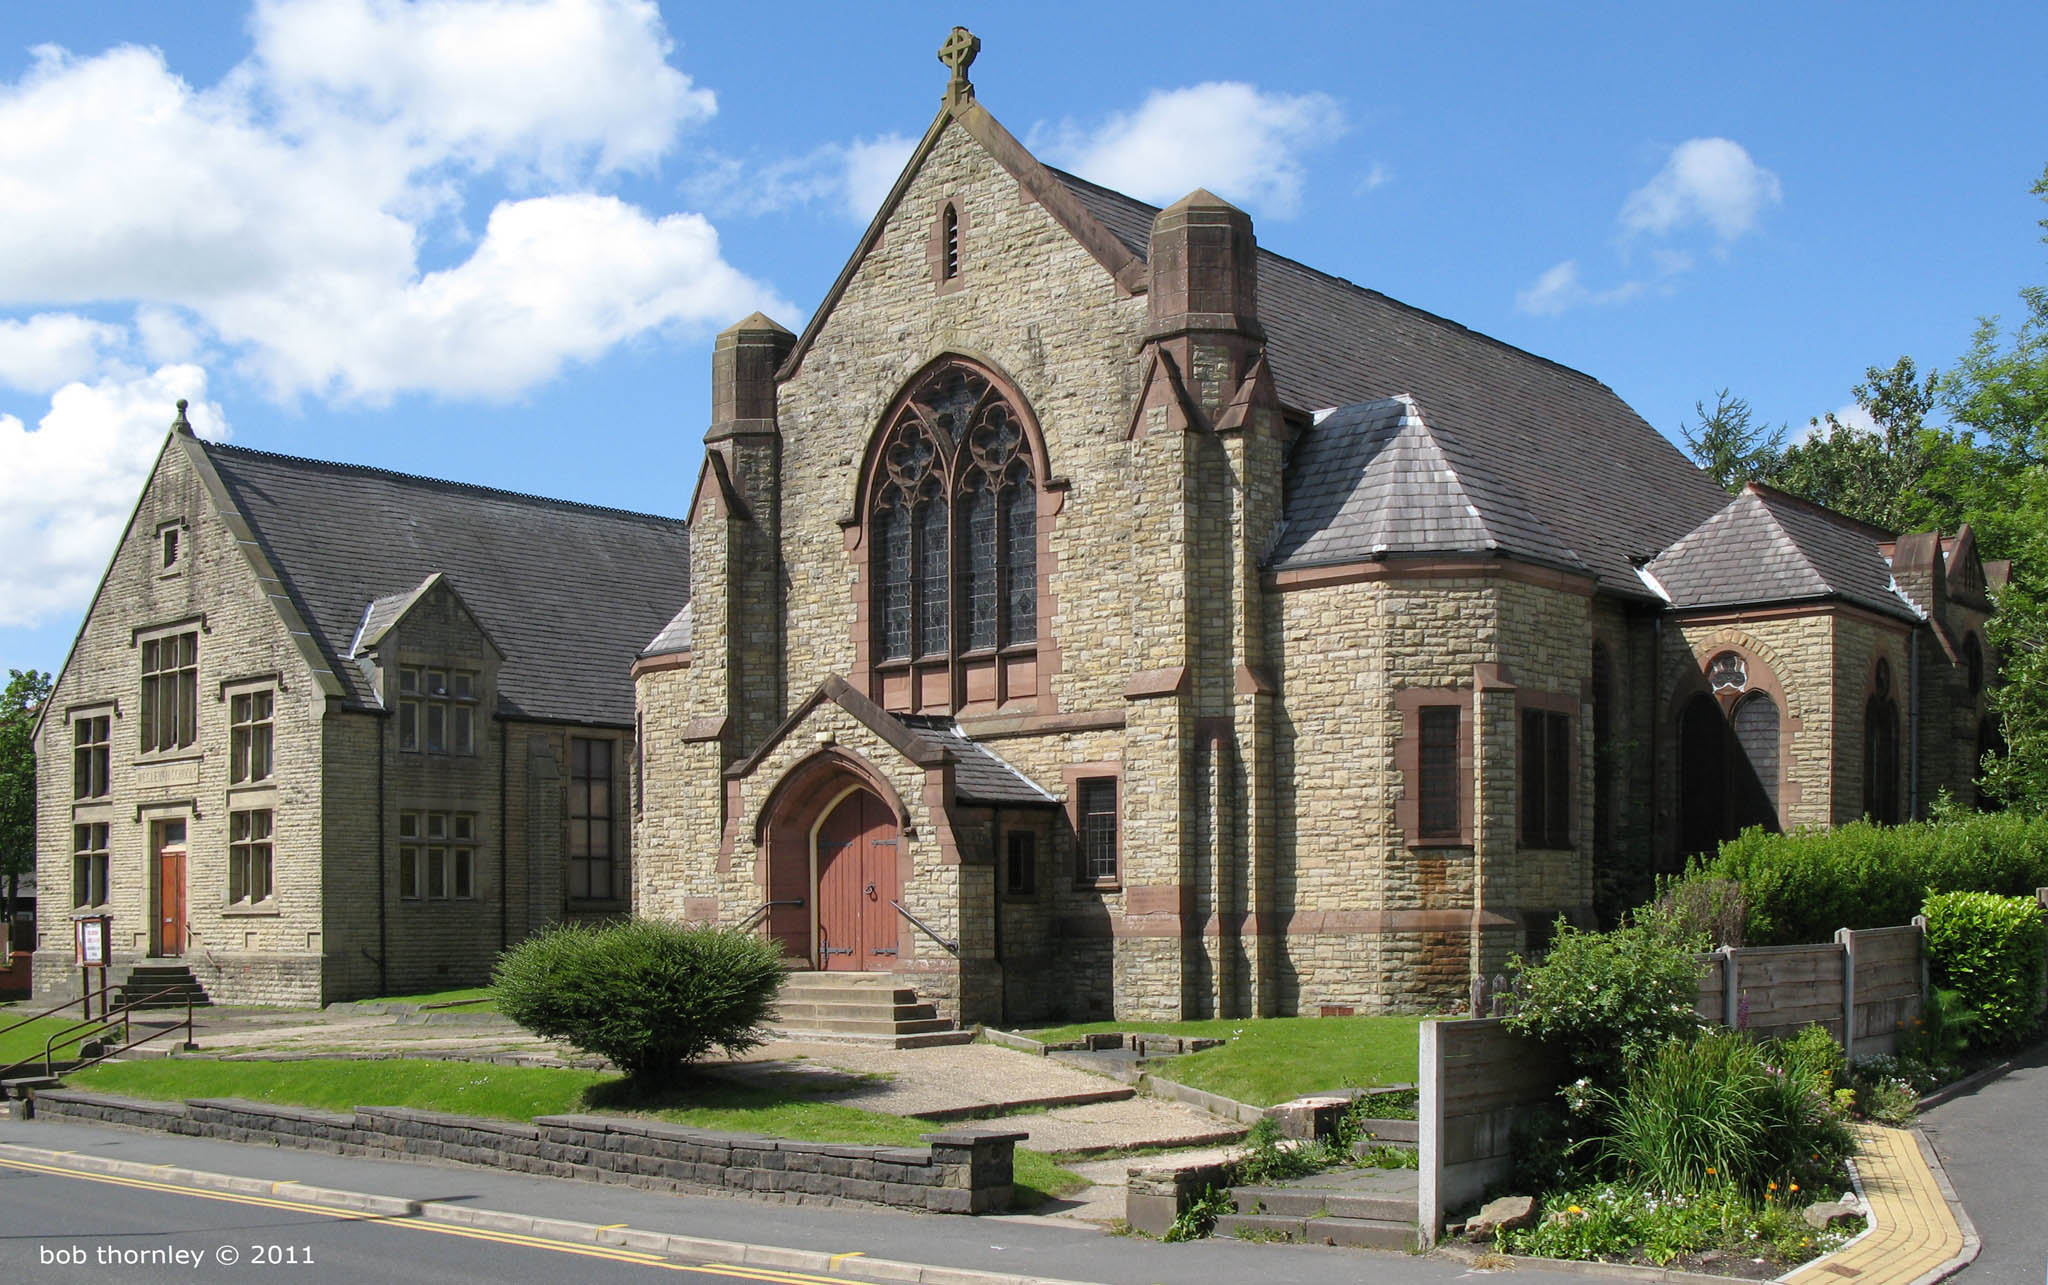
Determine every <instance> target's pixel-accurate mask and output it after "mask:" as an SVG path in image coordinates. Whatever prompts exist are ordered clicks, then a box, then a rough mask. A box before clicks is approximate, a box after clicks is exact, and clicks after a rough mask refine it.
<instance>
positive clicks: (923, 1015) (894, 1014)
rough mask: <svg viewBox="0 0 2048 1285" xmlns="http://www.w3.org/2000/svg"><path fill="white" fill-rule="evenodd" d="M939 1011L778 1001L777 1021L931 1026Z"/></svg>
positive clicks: (925, 1007)
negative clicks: (824, 1019)
mask: <svg viewBox="0 0 2048 1285" xmlns="http://www.w3.org/2000/svg"><path fill="white" fill-rule="evenodd" d="M938 1015H939V1011H938V1010H937V1009H936V1008H933V1007H932V1006H931V1005H930V1004H892V1003H887V1002H873V1003H870V1002H866V1001H852V1000H827V999H802V1000H788V999H785V1000H778V1001H777V1002H776V1005H775V1015H774V1020H775V1021H777V1022H782V1023H795V1022H799V1021H802V1020H804V1019H806V1018H812V1017H858V1018H865V1019H867V1020H869V1021H881V1022H928V1021H931V1020H932V1019H934V1018H936V1017H937V1016H938Z"/></svg>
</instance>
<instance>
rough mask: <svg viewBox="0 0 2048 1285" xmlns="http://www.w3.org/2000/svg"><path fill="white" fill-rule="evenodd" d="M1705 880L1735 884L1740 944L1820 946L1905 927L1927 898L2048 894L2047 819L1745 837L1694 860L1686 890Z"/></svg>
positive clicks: (1996, 816) (1990, 816)
mask: <svg viewBox="0 0 2048 1285" xmlns="http://www.w3.org/2000/svg"><path fill="white" fill-rule="evenodd" d="M1706 879H1728V880H1733V881H1734V882H1736V883H1738V884H1740V885H1741V887H1742V892H1743V897H1744V900H1745V901H1746V902H1747V914H1746V917H1745V922H1744V931H1743V939H1742V943H1741V944H1743V945H1748V946H1779V945H1793V944H1797V943H1801V942H1816V941H1826V940H1828V939H1829V938H1830V937H1832V936H1833V935H1834V932H1835V930H1836V929H1837V928H1885V927H1890V926H1891V925H1894V924H1903V923H1907V922H1909V921H1910V920H1911V919H1912V918H1913V916H1914V915H1916V914H1919V913H1920V906H1921V903H1922V902H1924V901H1925V900H1926V899H1927V897H1928V896H1929V895H1931V894H1938V893H1945V892H1991V893H1997V894H1999V895H2000V896H2005V897H2022V896H2032V895H2033V893H2034V890H2035V889H2037V888H2048V817H2027V816H2021V815H2018V814H2014V813H1987V814H1983V815H1975V816H1964V817H1960V818H1957V819H1953V820H1945V821H1940V822H1915V823H1913V824H1909V825H1900V826H1878V825H1871V824H1869V823H1868V822H1864V821H1857V822H1853V823H1851V824H1848V825H1843V826H1837V827H1835V828H1834V829H1831V830H1817V829H1800V830H1795V831H1793V832H1792V833H1790V834H1767V833H1765V832H1764V831H1762V830H1748V831H1745V832H1744V833H1743V834H1742V835H1740V836H1739V837H1737V838H1734V839H1731V840H1729V841H1728V842H1727V843H1725V844H1723V845H1721V850H1720V852H1719V853H1717V854H1716V855H1715V856H1713V857H1712V858H1710V859H1706V860H1701V861H1696V862H1695V863H1694V865H1693V868H1692V870H1691V872H1690V873H1689V874H1688V875H1687V877H1686V880H1685V882H1687V883H1692V882H1695V881H1699V880H1706Z"/></svg>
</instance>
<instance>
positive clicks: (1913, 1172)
mask: <svg viewBox="0 0 2048 1285" xmlns="http://www.w3.org/2000/svg"><path fill="white" fill-rule="evenodd" d="M1856 1133H1857V1141H1858V1143H1859V1144H1860V1145H1859V1147H1858V1148H1857V1152H1856V1175H1857V1177H1858V1178H1859V1179H1861V1182H1862V1188H1863V1196H1864V1199H1865V1200H1867V1201H1868V1202H1869V1205H1870V1222H1871V1227H1870V1230H1869V1231H1867V1232H1865V1233H1864V1234H1863V1235H1862V1236H1860V1237H1858V1238H1857V1239H1856V1240H1854V1241H1852V1242H1851V1243H1850V1244H1849V1245H1848V1246H1846V1247H1845V1248H1843V1249H1841V1250H1839V1251H1837V1252H1835V1253H1834V1254H1831V1255H1829V1256H1828V1257H1826V1258H1824V1259H1820V1260H1819V1261H1817V1262H1814V1263H1811V1264H1809V1265H1807V1266H1806V1267H1804V1268H1802V1269H1801V1270H1799V1271H1798V1272H1795V1273H1793V1274H1792V1275H1791V1276H1789V1277H1787V1278H1786V1279H1787V1281H1788V1283H1789V1285H1823V1283H1824V1282H1825V1283H1828V1285H1839V1283H1840V1282H1842V1281H1845V1280H1853V1281H1855V1282H1857V1285H1910V1283H1911V1282H1913V1281H1918V1280H1922V1279H1925V1278H1926V1277H1927V1275H1928V1273H1930V1272H1932V1271H1934V1270H1935V1269H1937V1268H1939V1267H1941V1266H1942V1265H1943V1264H1944V1263H1947V1262H1949V1261H1950V1260H1952V1259H1954V1258H1956V1257H1958V1256H1960V1255H1961V1254H1962V1252H1963V1231H1962V1228H1961V1227H1960V1226H1959V1225H1958V1224H1957V1223H1956V1220H1955V1216H1954V1215H1953V1214H1952V1213H1950V1212H1949V1207H1948V1201H1947V1199H1946V1198H1945V1197H1944V1195H1943V1193H1942V1191H1941V1188H1940V1186H1939V1184H1938V1183H1937V1182H1936V1180H1935V1176H1934V1173H1933V1171H1931V1170H1930V1169H1929V1168H1928V1167H1927V1163H1926V1161H1924V1160H1923V1159H1922V1158H1921V1155H1920V1143H1919V1140H1918V1139H1917V1138H1915V1137H1914V1136H1913V1131H1912V1130H1910V1129H1887V1128H1883V1127H1881V1126H1875V1125H1872V1126H1865V1127H1862V1128H1859V1129H1858V1130H1857V1131H1856Z"/></svg>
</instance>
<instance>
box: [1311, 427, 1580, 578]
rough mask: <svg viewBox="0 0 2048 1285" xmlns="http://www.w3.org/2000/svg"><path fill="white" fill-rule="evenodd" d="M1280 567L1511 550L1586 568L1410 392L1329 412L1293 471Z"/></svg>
mask: <svg viewBox="0 0 2048 1285" xmlns="http://www.w3.org/2000/svg"><path fill="white" fill-rule="evenodd" d="M1287 483H1288V485H1287V506H1286V514H1287V520H1286V526H1285V528H1284V529H1283V530H1282V532H1281V535H1280V538H1279V540H1278V541H1277V542H1276V543H1275V545H1274V548H1273V552H1272V555H1271V558H1270V561H1271V563H1272V565H1274V566H1276V567H1283V568H1284V567H1306V566H1319V565H1325V564H1329V563H1341V562H1358V561H1361V560H1364V559H1370V558H1378V557H1384V556H1387V555H1389V554H1409V553H1505V554H1511V555H1513V556H1516V557H1519V558H1522V559H1525V560H1527V561H1531V562H1539V563H1545V564H1548V565H1550V566H1556V567H1562V568H1565V569H1566V570H1570V571H1576V572H1579V573H1581V574H1584V573H1585V572H1586V571H1587V567H1586V564H1585V563H1584V562H1582V561H1581V560H1580V559H1579V556H1578V555H1577V554H1576V553H1575V552H1573V551H1572V549H1571V547H1570V546H1569V545H1567V544H1566V543H1565V542H1564V541H1563V540H1562V539H1560V538H1558V535H1557V533H1556V532H1555V531H1553V530H1551V529H1550V527H1549V526H1548V525H1547V524H1545V523H1544V522H1543V520H1542V519H1541V518H1539V517H1537V516H1536V514H1535V512H1534V511H1533V510H1532V509H1531V508H1530V506H1529V504H1528V502H1527V501H1526V500H1524V499H1523V497H1522V496H1521V495H1520V494H1519V493H1518V492H1517V491H1516V490H1515V489H1514V488H1513V487H1512V486H1509V485H1508V484H1506V483H1504V482H1503V481H1501V480H1500V479H1499V478H1497V477H1496V476H1494V474H1493V473H1492V471H1491V470H1489V469H1488V468H1487V467H1486V466H1485V464H1483V463H1482V462H1481V461H1480V460H1479V459H1478V458H1477V457H1476V456H1475V455H1474V454H1473V453H1472V452H1470V451H1468V450H1465V449H1463V448H1462V447H1461V445H1460V444H1459V443H1458V442H1457V441H1455V440H1454V439H1453V438H1452V437H1451V436H1450V435H1449V434H1447V433H1445V432H1443V431H1442V430H1441V429H1438V428H1435V427H1432V425H1431V423H1430V421H1429V419H1428V417H1427V416H1425V415H1424V413H1423V410H1422V407H1421V406H1419V405H1418V404H1417V403H1416V401H1415V399H1414V398H1412V397H1407V396H1399V397H1384V398H1380V399H1379V400H1377V401H1370V402H1361V403H1359V404H1358V405H1355V406H1346V407H1344V408H1342V409H1341V410H1336V411H1332V412H1330V413H1329V414H1328V415H1326V416H1324V417H1323V418H1322V420H1321V421H1320V422H1318V423H1317V424H1316V425H1315V426H1314V427H1313V428H1311V429H1309V430H1308V432H1307V433H1306V434H1305V435H1304V436H1303V437H1302V439H1301V441H1300V443H1299V444H1298V445H1297V446H1296V448H1295V452H1294V458H1293V460H1292V461H1291V462H1290V466H1289V468H1288V471H1287Z"/></svg>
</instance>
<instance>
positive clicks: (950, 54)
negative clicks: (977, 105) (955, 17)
mask: <svg viewBox="0 0 2048 1285" xmlns="http://www.w3.org/2000/svg"><path fill="white" fill-rule="evenodd" d="M980 52H981V37H980V36H977V35H975V34H974V33H973V32H971V31H969V30H968V29H967V28H965V27H955V28H953V34H952V35H950V36H947V37H946V43H945V44H943V45H940V46H939V61H940V62H942V63H944V64H946V65H947V66H948V67H950V68H952V69H953V79H952V80H951V82H949V83H948V84H947V85H946V104H947V106H952V105H953V104H955V103H964V102H967V101H969V100H970V99H972V98H973V97H974V82H973V81H971V80H969V79H967V69H968V68H969V67H972V66H973V65H974V56H975V55H976V54H978V53H980Z"/></svg>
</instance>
